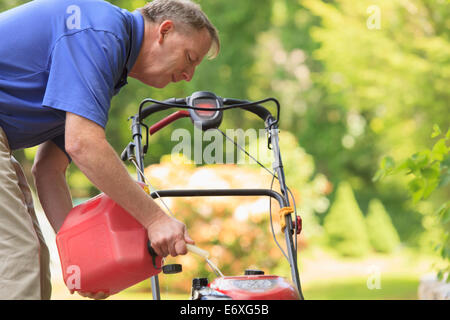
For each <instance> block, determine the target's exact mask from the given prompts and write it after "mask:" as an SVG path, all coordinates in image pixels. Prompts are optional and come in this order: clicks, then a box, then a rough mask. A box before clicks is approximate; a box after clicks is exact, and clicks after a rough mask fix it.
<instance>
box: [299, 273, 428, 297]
mask: <svg viewBox="0 0 450 320" xmlns="http://www.w3.org/2000/svg"><path fill="white" fill-rule="evenodd" d="M418 286H419V279H418V277H414V276H401V275H397V276H396V275H385V276H383V277H382V278H381V281H380V286H379V287H378V288H373V289H369V288H368V285H367V277H355V278H353V277H352V278H346V279H337V280H327V281H323V282H313V283H309V284H307V285H305V286H304V288H303V293H304V296H305V299H308V300H415V299H417V289H418Z"/></svg>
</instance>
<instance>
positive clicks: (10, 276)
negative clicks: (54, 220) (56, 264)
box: [0, 128, 51, 300]
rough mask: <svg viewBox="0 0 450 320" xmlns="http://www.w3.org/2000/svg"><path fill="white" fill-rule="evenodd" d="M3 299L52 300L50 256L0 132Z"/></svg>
mask: <svg viewBox="0 0 450 320" xmlns="http://www.w3.org/2000/svg"><path fill="white" fill-rule="evenodd" d="M0 190H1V191H0V299H3V300H5V299H8V300H9V299H20V300H24V299H33V300H39V299H50V295H51V283H50V266H49V264H50V256H49V251H48V248H47V246H46V244H45V242H44V237H43V236H42V232H41V230H40V228H39V223H38V220H37V218H36V214H35V211H34V206H33V199H32V196H31V191H30V188H29V186H28V183H27V180H26V178H25V175H24V173H23V171H22V168H21V166H20V164H19V163H18V162H17V161H16V160H15V159H14V157H13V156H12V155H11V150H10V148H9V144H8V140H7V138H6V135H5V133H4V132H3V130H2V129H1V128H0Z"/></svg>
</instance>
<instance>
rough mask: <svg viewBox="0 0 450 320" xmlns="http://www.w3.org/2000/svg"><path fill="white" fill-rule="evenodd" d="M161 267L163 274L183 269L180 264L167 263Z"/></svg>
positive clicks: (178, 271)
mask: <svg viewBox="0 0 450 320" xmlns="http://www.w3.org/2000/svg"><path fill="white" fill-rule="evenodd" d="M162 269H163V273H164V274H175V273H180V272H181V271H183V267H182V266H181V264H167V265H165V266H163V267H162Z"/></svg>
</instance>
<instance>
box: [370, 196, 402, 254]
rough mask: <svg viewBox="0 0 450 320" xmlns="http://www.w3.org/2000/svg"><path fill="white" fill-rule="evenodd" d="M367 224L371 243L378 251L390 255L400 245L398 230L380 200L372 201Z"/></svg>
mask: <svg viewBox="0 0 450 320" xmlns="http://www.w3.org/2000/svg"><path fill="white" fill-rule="evenodd" d="M366 224H367V232H368V235H369V239H370V243H371V244H372V247H373V248H374V249H375V250H376V251H378V252H383V253H390V252H392V251H393V250H394V249H395V248H396V247H398V245H399V244H400V238H399V236H398V233H397V230H396V229H395V227H394V225H393V224H392V220H391V218H390V216H389V214H388V213H387V212H386V209H385V208H384V206H383V203H382V202H381V201H380V200H378V199H373V200H372V201H370V204H369V212H368V214H367V217H366Z"/></svg>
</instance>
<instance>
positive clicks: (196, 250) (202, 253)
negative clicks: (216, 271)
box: [186, 244, 209, 259]
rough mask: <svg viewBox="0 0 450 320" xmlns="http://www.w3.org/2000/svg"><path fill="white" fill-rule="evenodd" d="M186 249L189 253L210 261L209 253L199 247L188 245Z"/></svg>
mask: <svg viewBox="0 0 450 320" xmlns="http://www.w3.org/2000/svg"><path fill="white" fill-rule="evenodd" d="M186 248H187V249H188V251H189V252H191V253H193V254H196V255H198V256H200V257H202V258H205V259H208V258H209V252H208V251H206V250H203V249H200V248H199V247H196V246H194V245H192V244H186Z"/></svg>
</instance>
